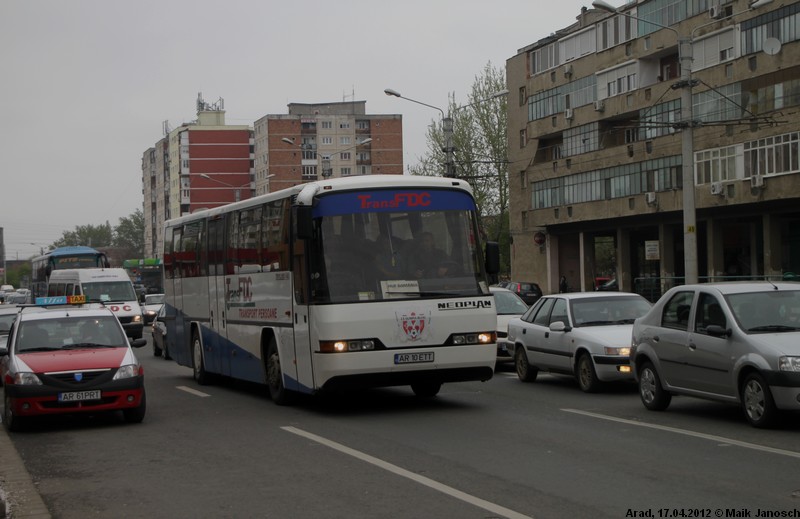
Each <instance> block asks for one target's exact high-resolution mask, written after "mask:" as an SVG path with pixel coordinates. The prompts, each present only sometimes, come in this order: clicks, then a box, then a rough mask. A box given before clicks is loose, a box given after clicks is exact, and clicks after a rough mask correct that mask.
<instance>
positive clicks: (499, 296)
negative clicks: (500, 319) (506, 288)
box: [492, 291, 528, 315]
mask: <svg viewBox="0 0 800 519" xmlns="http://www.w3.org/2000/svg"><path fill="white" fill-rule="evenodd" d="M492 295H494V300H495V303H496V304H497V313H498V314H499V315H522V314H524V313H525V312H526V311H527V310H528V305H526V304H525V301H523V300H522V299H520V297H519V296H518V295H516V294H514V293H513V292H499V291H498V292H492Z"/></svg>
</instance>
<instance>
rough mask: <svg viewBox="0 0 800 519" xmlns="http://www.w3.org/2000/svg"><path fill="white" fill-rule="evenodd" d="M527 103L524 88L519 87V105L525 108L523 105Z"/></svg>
mask: <svg viewBox="0 0 800 519" xmlns="http://www.w3.org/2000/svg"><path fill="white" fill-rule="evenodd" d="M527 101H528V96H527V95H526V94H525V87H524V86H522V87H519V105H520V106H525V103H526V102H527Z"/></svg>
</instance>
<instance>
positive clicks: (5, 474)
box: [0, 427, 51, 519]
mask: <svg viewBox="0 0 800 519" xmlns="http://www.w3.org/2000/svg"><path fill="white" fill-rule="evenodd" d="M0 460H2V461H0V519H2V518H6V519H22V518H34V519H50V517H51V516H50V511H49V510H48V509H47V506H46V505H45V504H44V500H42V496H41V495H40V494H39V490H38V489H37V488H36V485H34V483H33V479H31V475H30V474H28V469H26V468H25V463H24V462H23V461H22V458H21V457H20V455H19V453H18V452H17V449H16V448H15V447H14V444H13V443H12V442H11V438H9V436H8V433H7V432H6V430H5V427H0Z"/></svg>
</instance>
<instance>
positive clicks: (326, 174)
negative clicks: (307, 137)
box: [281, 137, 372, 179]
mask: <svg viewBox="0 0 800 519" xmlns="http://www.w3.org/2000/svg"><path fill="white" fill-rule="evenodd" d="M281 141H283V142H285V143H286V144H291V145H292V146H298V147H300V149H303V150H306V149H310V146H309V145H308V144H295V142H294V141H293V140H292V139H290V138H288V137H284V138H282V139H281ZM370 142H372V137H367V138H366V139H364V140H363V141H361V142H357V143H356V144H355V145H353V146H350V147H349V148H344V149H341V150H338V151H335V152H333V153H320V152H319V150H317V152H316V154H317V157H318V158H319V159H320V169H321V170H322V178H324V179H328V178H330V177H331V175H333V168H331V157H333V156H334V155H339V154H340V153H344V152H345V151H349V150H352V149H353V148H358V147H359V146H363V145H364V144H369V143H370ZM320 156H321V157H320Z"/></svg>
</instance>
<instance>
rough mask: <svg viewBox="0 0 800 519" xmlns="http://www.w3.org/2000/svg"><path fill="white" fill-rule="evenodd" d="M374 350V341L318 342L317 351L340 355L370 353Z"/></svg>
mask: <svg viewBox="0 0 800 519" xmlns="http://www.w3.org/2000/svg"><path fill="white" fill-rule="evenodd" d="M374 349H375V340H374V339H352V340H341V341H319V351H320V352H322V353H340V352H344V351H372V350H374Z"/></svg>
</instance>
